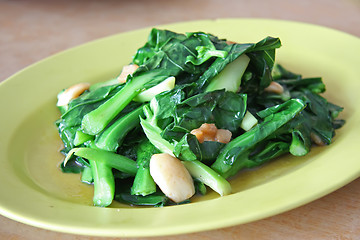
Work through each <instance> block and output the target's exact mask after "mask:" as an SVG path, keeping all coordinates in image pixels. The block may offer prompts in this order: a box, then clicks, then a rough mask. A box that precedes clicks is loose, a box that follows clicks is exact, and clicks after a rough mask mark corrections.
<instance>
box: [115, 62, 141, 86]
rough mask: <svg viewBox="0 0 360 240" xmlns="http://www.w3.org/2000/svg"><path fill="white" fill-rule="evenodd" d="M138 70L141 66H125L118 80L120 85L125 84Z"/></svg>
mask: <svg viewBox="0 0 360 240" xmlns="http://www.w3.org/2000/svg"><path fill="white" fill-rule="evenodd" d="M138 68H139V66H138V65H136V64H130V65H126V66H124V67H123V69H122V71H121V73H120V75H119V76H118V78H117V79H118V81H119V83H125V82H126V79H127V77H128V76H129V75H130V74H133V73H134V72H135V71H136V69H138Z"/></svg>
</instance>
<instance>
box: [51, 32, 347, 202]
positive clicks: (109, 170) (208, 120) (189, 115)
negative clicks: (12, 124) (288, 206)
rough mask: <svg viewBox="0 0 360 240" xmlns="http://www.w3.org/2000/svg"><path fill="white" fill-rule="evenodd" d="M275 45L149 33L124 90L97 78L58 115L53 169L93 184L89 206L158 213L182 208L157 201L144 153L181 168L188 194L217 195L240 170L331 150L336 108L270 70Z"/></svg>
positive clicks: (296, 78)
mask: <svg viewBox="0 0 360 240" xmlns="http://www.w3.org/2000/svg"><path fill="white" fill-rule="evenodd" d="M280 46H281V42H280V39H278V38H273V37H266V38H264V39H262V40H260V41H259V42H257V43H234V42H228V41H226V40H225V39H220V38H218V37H216V36H214V35H212V34H207V33H204V32H192V33H186V34H181V33H175V32H172V31H168V30H160V29H152V31H151V32H150V35H149V38H148V41H147V42H146V43H145V45H144V46H143V47H141V48H139V49H138V50H137V52H136V53H135V54H134V57H133V59H132V62H131V64H134V65H137V66H138V68H136V70H134V72H132V73H130V74H128V75H127V77H126V82H119V81H118V80H117V79H110V80H107V79H104V80H105V81H104V82H100V83H96V84H93V85H92V86H90V88H89V89H88V90H86V91H84V92H83V93H82V94H81V95H80V96H75V97H74V98H73V99H72V100H71V101H70V102H68V103H67V104H66V105H62V106H58V108H59V111H60V113H61V117H60V118H59V119H58V120H57V121H56V126H57V128H58V131H59V135H60V138H61V140H62V141H63V143H64V148H63V149H62V150H61V152H62V153H63V154H64V155H65V156H66V157H65V160H64V161H63V163H62V164H61V170H62V171H63V172H72V173H81V181H82V182H84V183H87V184H93V185H94V198H93V203H94V205H96V206H101V207H106V206H109V205H110V204H111V203H112V202H113V200H117V201H120V202H125V203H128V204H131V205H151V206H164V205H173V204H183V203H187V202H189V199H187V200H185V201H183V202H174V201H172V200H171V196H165V195H164V194H163V193H162V191H161V189H160V188H159V186H157V184H156V183H155V182H154V179H153V176H152V175H151V169H150V162H151V159H152V157H153V156H154V154H160V153H167V154H168V155H170V156H172V157H176V158H177V159H178V160H179V161H181V162H182V164H183V166H184V167H185V168H186V169H187V171H188V172H189V174H190V175H191V177H192V178H193V181H194V188H195V190H196V192H197V193H198V194H206V192H207V187H209V188H211V189H212V190H214V191H215V192H217V193H219V194H220V195H227V194H230V193H231V185H230V183H229V182H228V178H230V177H232V176H234V175H236V174H237V173H239V172H240V171H241V169H244V168H253V167H256V166H260V165H262V164H264V163H266V162H268V161H271V160H273V159H275V158H277V157H279V156H281V155H283V154H292V155H294V156H303V155H306V154H307V153H308V152H309V151H310V150H311V147H312V145H313V144H317V145H329V144H331V142H332V139H333V137H334V135H335V130H336V129H338V128H340V127H341V126H342V125H343V124H344V123H345V121H344V120H341V119H337V118H338V115H339V113H340V112H341V111H342V109H343V108H342V107H340V106H337V105H336V104H333V103H330V102H328V101H327V100H326V99H325V98H324V97H322V96H321V94H322V93H323V92H324V91H325V85H324V83H323V82H322V79H321V78H303V77H302V76H301V75H299V74H295V73H293V72H290V71H288V70H287V69H285V68H284V67H283V66H281V65H279V64H275V51H276V49H277V48H279V47H280ZM63 92H64V90H63V91H61V92H60V93H59V95H58V98H59V99H60V98H61V94H62V93H63ZM204 124H205V125H204ZM203 126H208V127H209V126H211V127H212V129H215V130H214V132H211V133H209V132H206V131H205V130H202V129H203V128H202V127H203ZM209 131H210V130H209ZM211 134H212V135H211ZM220 134H225V135H227V136H229V134H230V136H231V139H230V141H227V142H223V141H220V140H219V139H220V138H221V135H220ZM210 135H211V136H212V137H211V138H210V137H209V136H210ZM204 139H205V140H204ZM173 175H174V176H175V175H176V173H174V174H173ZM180 191H181V190H180Z"/></svg>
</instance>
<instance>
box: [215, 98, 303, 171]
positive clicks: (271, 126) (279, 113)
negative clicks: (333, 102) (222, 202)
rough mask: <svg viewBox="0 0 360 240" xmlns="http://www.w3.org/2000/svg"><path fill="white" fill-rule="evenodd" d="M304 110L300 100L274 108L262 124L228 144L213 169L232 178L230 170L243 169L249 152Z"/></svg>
mask: <svg viewBox="0 0 360 240" xmlns="http://www.w3.org/2000/svg"><path fill="white" fill-rule="evenodd" d="M304 108H305V103H304V102H303V101H301V100H299V99H291V100H289V101H288V102H285V103H284V104H282V105H280V106H277V107H274V108H273V112H272V113H271V114H269V115H268V116H267V117H266V118H265V119H264V121H263V122H262V123H259V124H258V125H257V126H255V127H254V128H253V129H251V130H250V131H248V132H245V133H244V134H242V135H240V136H238V137H237V138H235V139H233V140H232V141H231V142H230V143H228V144H227V145H226V146H225V147H224V148H223V150H222V151H221V152H220V154H219V156H218V158H217V159H216V161H215V162H214V164H212V166H211V167H212V168H213V169H214V170H215V171H217V172H218V173H219V174H220V175H222V176H223V177H225V178H228V177H230V174H229V173H230V170H231V169H232V168H233V167H234V166H235V165H236V166H238V167H236V168H241V167H243V166H242V165H241V164H240V162H241V160H245V161H246V160H247V156H248V154H249V153H250V152H249V150H251V149H252V148H253V147H254V146H255V145H256V144H257V143H259V142H261V141H262V140H264V139H265V138H266V137H268V136H270V135H271V134H273V133H274V132H275V131H276V130H277V129H279V128H280V127H281V126H283V125H284V124H285V123H287V122H288V121H290V120H291V119H293V118H294V117H295V116H296V115H297V114H298V113H299V112H300V111H301V110H303V109H304ZM232 172H237V171H231V173H232Z"/></svg>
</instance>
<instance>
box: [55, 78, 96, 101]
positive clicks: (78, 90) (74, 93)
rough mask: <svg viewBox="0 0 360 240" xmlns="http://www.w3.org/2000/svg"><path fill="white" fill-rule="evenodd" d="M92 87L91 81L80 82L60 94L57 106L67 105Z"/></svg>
mask: <svg viewBox="0 0 360 240" xmlns="http://www.w3.org/2000/svg"><path fill="white" fill-rule="evenodd" d="M89 87H90V84H89V83H78V84H75V85H73V86H71V87H69V88H67V89H65V90H64V91H63V92H62V93H60V94H59V95H58V102H57V104H56V105H57V106H66V105H68V104H69V102H70V101H71V100H73V99H75V98H77V97H79V96H80V95H81V94H82V93H83V92H85V91H86V90H88V89H89Z"/></svg>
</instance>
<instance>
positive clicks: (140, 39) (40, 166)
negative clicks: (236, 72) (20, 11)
mask: <svg viewBox="0 0 360 240" xmlns="http://www.w3.org/2000/svg"><path fill="white" fill-rule="evenodd" d="M158 27H159V28H166V29H170V30H173V31H178V32H190V31H204V32H210V33H213V34H215V35H218V36H220V37H221V38H227V39H229V40H233V41H238V42H257V41H259V40H261V39H263V38H264V37H266V36H268V35H270V36H273V37H280V39H281V41H282V44H283V47H282V48H281V49H279V50H278V54H277V62H278V63H281V64H283V65H284V66H285V67H286V68H288V69H290V70H292V71H295V72H298V73H302V74H303V75H304V76H307V77H310V76H313V77H315V76H322V77H323V80H324V81H325V84H326V85H327V92H326V94H325V95H326V97H327V98H328V99H330V100H331V101H332V102H334V103H337V104H339V105H341V106H344V107H345V111H344V112H343V114H342V115H341V117H342V118H345V119H346V120H347V123H346V125H345V126H344V127H343V128H342V129H340V130H339V131H337V135H336V137H335V141H334V143H333V144H332V145H330V146H328V147H317V148H314V149H313V150H312V151H311V153H310V154H309V155H307V156H305V157H298V158H296V157H291V156H287V157H282V158H280V159H278V160H276V161H273V162H271V163H269V164H267V165H265V166H263V167H261V168H258V169H255V170H251V171H244V172H242V173H241V174H240V175H239V176H237V177H236V178H234V179H233V180H231V184H232V186H233V189H234V193H233V194H231V195H229V196H225V197H219V196H218V195H217V194H215V193H214V192H210V193H209V194H208V195H207V196H205V197H198V198H196V199H194V202H193V203H190V204H186V205H181V206H171V207H164V208H135V207H128V206H125V205H121V204H113V205H112V206H111V207H110V208H98V207H93V206H91V202H92V199H91V198H92V187H91V186H87V185H85V184H82V183H80V181H79V175H77V174H63V173H61V172H60V170H59V168H58V166H59V163H60V162H61V161H62V156H61V154H60V153H59V149H60V148H61V141H60V139H59V137H58V135H57V132H56V128H55V126H54V121H55V120H56V119H57V118H58V116H59V113H58V112H57V109H56V107H55V103H56V94H57V93H58V92H59V91H60V90H61V89H63V88H65V87H68V86H70V85H72V84H75V83H78V82H91V83H93V82H96V81H103V80H107V79H110V78H112V77H115V76H117V74H118V73H119V72H120V70H121V67H122V66H123V65H125V64H127V63H129V62H130V60H131V56H132V55H133V54H134V53H135V51H136V49H137V48H138V47H140V46H142V45H143V44H144V42H145V41H146V38H147V35H148V33H149V30H150V28H147V29H141V30H136V31H132V32H127V33H122V34H119V35H114V36H110V37H107V38H104V39H100V40H97V41H94V42H90V43H87V44H85V45H82V46H79V47H76V48H73V49H70V50H67V51H64V52H62V53H59V54H56V55H54V56H51V57H49V58H47V59H45V60H43V61H40V62H38V63H36V64H33V65H32V66H30V67H28V68H26V69H24V70H22V71H20V72H18V73H17V74H15V75H13V76H12V77H10V78H9V79H7V80H6V81H4V82H2V83H1V85H0V111H1V118H0V182H1V185H0V213H1V214H2V215H4V216H6V217H8V218H11V219H14V220H16V221H19V222H23V223H26V224H30V225H33V226H36V227H40V228H45V229H50V230H54V231H60V232H67V233H75V234H86V235H96V236H159V235H171V234H180V233H189V232H196V231H205V230H210V229H215V228H222V227H228V226H232V225H236V224H243V223H248V222H251V221H255V220H259V219H263V218H266V217H269V216H272V215H275V214H279V213H281V212H284V211H287V210H290V209H293V208H296V207H299V206H301V205H303V204H306V203H309V202H311V201H313V200H315V199H318V198H320V197H322V196H324V195H326V194H328V193H330V192H332V191H334V190H336V189H338V188H340V187H342V186H344V185H345V184H347V183H349V182H350V181H352V180H354V179H356V178H357V177H359V176H360V159H359V158H360V157H359V154H358V148H359V146H358V145H359V144H358V139H359V135H360V125H359V123H360V108H359V106H360V98H359V96H358V95H359V93H358V91H359V89H360V81H359V76H360V68H359V65H360V59H359V56H358V53H360V40H359V38H357V37H354V36H351V35H349V34H346V33H342V32H339V31H336V30H331V29H327V28H324V27H320V26H314V25H309V24H303V23H296V22H286V21H277V20H266V19H220V20H207V21H195V22H184V23H176V24H170V25H164V26H158Z"/></svg>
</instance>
